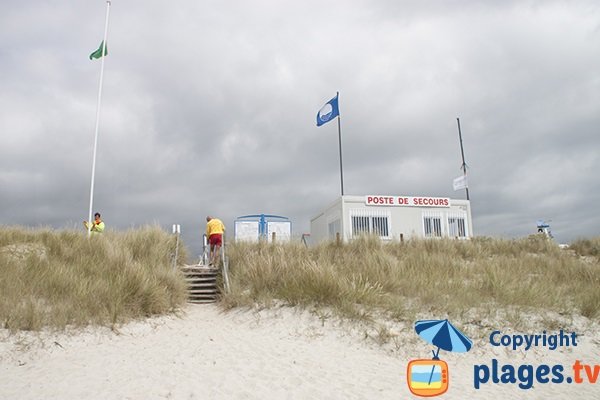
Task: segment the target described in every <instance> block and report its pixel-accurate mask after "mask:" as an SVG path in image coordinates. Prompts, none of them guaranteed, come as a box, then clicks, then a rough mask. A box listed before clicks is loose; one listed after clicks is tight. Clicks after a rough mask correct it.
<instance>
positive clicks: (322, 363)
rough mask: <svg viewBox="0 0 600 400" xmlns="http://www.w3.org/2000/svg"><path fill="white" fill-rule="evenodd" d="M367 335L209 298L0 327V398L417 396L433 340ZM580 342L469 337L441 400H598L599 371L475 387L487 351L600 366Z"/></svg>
mask: <svg viewBox="0 0 600 400" xmlns="http://www.w3.org/2000/svg"><path fill="white" fill-rule="evenodd" d="M369 329H370V330H369ZM372 330H373V328H367V327H361V326H358V325H356V324H355V325H349V324H347V323H346V324H340V323H339V322H336V321H335V320H333V319H323V318H318V317H317V316H316V315H313V314H311V313H309V312H305V311H304V312H301V311H297V310H295V309H291V308H278V309H275V310H266V311H260V312H250V311H244V312H240V311H233V312H228V313H222V312H221V311H220V310H219V309H218V308H217V307H216V306H215V305H189V306H187V307H186V309H185V310H184V312H183V313H182V315H181V316H165V317H159V318H153V319H150V320H147V321H140V322H134V323H130V324H127V325H126V326H123V327H121V328H119V330H118V332H113V331H111V330H110V329H107V328H89V329H86V330H84V331H77V332H72V333H50V332H43V333H19V334H16V335H9V334H8V332H6V331H4V332H2V331H0V399H406V398H416V397H414V396H413V395H412V394H411V393H410V391H409V389H408V387H407V384H406V366H407V363H408V361H409V360H411V359H415V358H429V357H430V354H431V353H430V351H431V346H429V345H427V344H426V343H425V342H423V341H421V340H420V339H419V338H417V337H416V335H415V334H414V332H413V331H412V330H411V327H409V326H407V327H398V328H397V329H396V330H394V329H391V330H390V333H391V334H392V335H397V336H395V338H394V339H393V340H390V342H389V343H387V344H384V345H379V344H377V343H375V341H374V340H370V339H365V336H369V335H373V334H374V332H373V331H372ZM591 332H598V331H597V330H595V331H594V330H592V331H591ZM579 339H580V344H579V346H578V347H576V348H567V349H557V350H555V351H550V350H548V349H535V350H530V351H527V352H514V351H509V350H506V349H504V348H497V347H492V346H490V345H489V343H486V340H485V339H478V340H475V346H474V348H473V350H472V351H471V352H469V353H466V354H454V353H451V354H448V353H446V354H445V355H444V356H443V358H444V359H445V360H446V361H447V362H448V364H449V369H450V388H449V390H448V392H447V393H446V394H444V395H443V396H442V397H441V398H445V399H465V398H475V399H479V398H481V399H542V398H543V399H555V398H556V399H560V398H579V399H599V398H600V377H599V378H598V381H597V383H596V384H589V383H588V384H579V385H577V384H566V383H563V384H553V383H548V384H535V385H534V387H533V388H532V389H529V390H523V389H520V388H518V386H517V385H515V384H493V383H487V384H484V385H482V387H481V388H480V389H479V390H476V389H475V388H474V387H473V379H474V366H475V365H479V364H490V362H491V360H492V359H494V358H495V359H498V360H499V362H500V363H501V364H503V363H512V364H514V365H517V366H518V365H520V364H532V365H539V364H564V365H565V367H567V366H568V367H569V368H570V365H571V364H572V363H573V362H574V361H575V360H577V359H579V360H582V361H585V363H587V364H598V365H600V351H599V350H600V342H599V340H598V339H599V338H598V336H597V335H596V334H595V333H588V334H586V335H585V336H581V337H580V338H579ZM599 368H600V367H599ZM569 373H570V372H569ZM565 375H567V373H565Z"/></svg>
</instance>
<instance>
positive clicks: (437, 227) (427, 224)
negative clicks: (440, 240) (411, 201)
mask: <svg viewBox="0 0 600 400" xmlns="http://www.w3.org/2000/svg"><path fill="white" fill-rule="evenodd" d="M423 234H424V235H425V237H442V216H441V215H440V214H439V213H434V212H427V213H423Z"/></svg>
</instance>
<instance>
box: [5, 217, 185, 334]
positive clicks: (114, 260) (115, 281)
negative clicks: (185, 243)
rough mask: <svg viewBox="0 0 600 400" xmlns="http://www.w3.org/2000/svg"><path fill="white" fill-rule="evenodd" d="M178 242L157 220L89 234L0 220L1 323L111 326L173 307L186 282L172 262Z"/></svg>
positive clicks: (177, 304)
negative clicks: (127, 228) (6, 224)
mask: <svg viewBox="0 0 600 400" xmlns="http://www.w3.org/2000/svg"><path fill="white" fill-rule="evenodd" d="M174 248H175V238H174V237H172V236H171V235H168V234H167V233H165V232H164V231H162V230H161V229H160V228H159V227H145V228H142V229H138V230H130V231H126V232H106V233H104V234H102V235H97V236H92V237H91V238H89V239H88V238H87V235H86V234H85V233H84V232H81V231H54V230H50V229H35V230H32V229H25V228H19V227H2V228H0V293H1V296H0V327H3V328H6V329H10V330H39V329H40V328H42V327H51V328H58V329H64V328H65V327H66V326H86V325H89V324H98V325H108V326H114V325H115V324H120V323H123V322H126V321H128V320H130V319H134V318H139V317H144V316H150V315H155V314H162V313H166V312H171V311H173V310H176V309H177V308H178V307H180V306H181V305H182V304H183V303H184V302H185V300H186V291H185V290H186V288H185V281H184V280H183V278H182V276H181V275H180V273H179V272H178V270H174V269H173V268H172V259H171V254H172V253H173V251H174ZM185 257H186V253H185V249H182V251H181V252H180V255H179V258H180V260H184V259H185Z"/></svg>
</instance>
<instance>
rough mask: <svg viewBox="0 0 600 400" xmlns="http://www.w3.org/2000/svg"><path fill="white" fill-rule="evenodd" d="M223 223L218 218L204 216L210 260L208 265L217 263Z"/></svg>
mask: <svg viewBox="0 0 600 400" xmlns="http://www.w3.org/2000/svg"><path fill="white" fill-rule="evenodd" d="M223 233H225V225H223V222H221V220H220V219H218V218H213V217H211V216H208V217H206V237H207V238H208V244H209V245H210V262H209V264H208V265H212V266H216V265H217V264H218V263H219V249H220V248H221V246H222V245H223Z"/></svg>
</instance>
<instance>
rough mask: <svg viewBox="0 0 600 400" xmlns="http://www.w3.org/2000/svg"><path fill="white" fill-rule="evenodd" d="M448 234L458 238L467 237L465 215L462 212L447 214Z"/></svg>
mask: <svg viewBox="0 0 600 400" xmlns="http://www.w3.org/2000/svg"><path fill="white" fill-rule="evenodd" d="M448 236H450V237H458V238H464V237H467V229H466V216H465V215H464V213H456V214H449V215H448Z"/></svg>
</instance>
